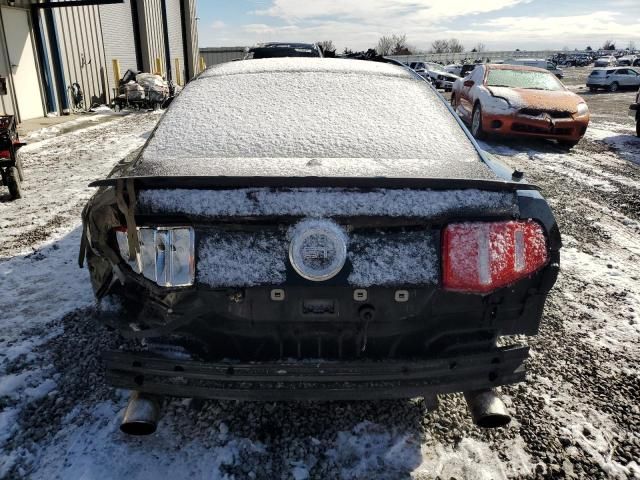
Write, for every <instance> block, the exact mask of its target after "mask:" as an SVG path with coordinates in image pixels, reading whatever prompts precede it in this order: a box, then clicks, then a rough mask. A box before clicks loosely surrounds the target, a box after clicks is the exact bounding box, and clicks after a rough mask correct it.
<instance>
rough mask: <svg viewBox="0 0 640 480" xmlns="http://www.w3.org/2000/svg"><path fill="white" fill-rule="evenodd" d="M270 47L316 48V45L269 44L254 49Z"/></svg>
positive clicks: (294, 43)
mask: <svg viewBox="0 0 640 480" xmlns="http://www.w3.org/2000/svg"><path fill="white" fill-rule="evenodd" d="M268 47H290V48H316V45H315V44H314V43H297V42H267V43H258V44H257V45H255V46H254V48H268Z"/></svg>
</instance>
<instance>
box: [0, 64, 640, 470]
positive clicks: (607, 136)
mask: <svg viewBox="0 0 640 480" xmlns="http://www.w3.org/2000/svg"><path fill="white" fill-rule="evenodd" d="M588 71H589V69H577V68H571V69H567V72H566V73H567V77H566V84H567V85H568V86H569V87H570V88H571V89H572V90H574V91H576V92H577V93H579V94H581V95H584V98H585V100H586V101H587V102H588V104H589V106H590V109H591V112H592V123H591V125H590V126H589V130H588V132H587V136H586V137H585V139H583V141H582V142H581V143H580V144H579V145H578V146H577V147H576V148H574V149H573V150H572V151H571V152H569V153H567V152H565V151H563V150H561V149H560V148H558V147H557V146H556V145H555V144H554V143H553V142H550V141H523V140H517V141H516V140H511V141H503V140H501V141H498V140H491V141H489V142H485V143H483V147H484V148H485V149H487V150H488V151H490V152H491V153H493V154H495V155H496V156H498V157H499V158H500V159H501V160H502V161H504V162H505V163H507V164H509V165H510V166H513V167H517V168H518V169H519V170H523V171H525V172H526V174H527V176H528V177H529V178H530V179H532V180H533V181H534V182H535V183H537V184H538V185H540V186H541V187H542V190H543V193H544V195H545V196H546V198H547V199H548V200H549V201H550V202H551V204H552V207H553V208H554V211H555V214H556V216H557V218H558V221H559V223H560V226H561V231H562V233H563V240H564V245H565V246H564V249H563V251H562V273H561V276H560V279H559V281H558V284H557V286H556V288H555V290H554V291H553V293H552V295H551V297H550V300H549V302H548V304H547V308H546V313H545V319H544V322H543V325H542V330H541V333H540V335H539V336H537V337H535V338H531V339H530V342H529V343H530V345H531V346H532V349H533V355H532V358H531V360H530V362H529V372H530V373H529V376H528V381H527V383H525V384H521V385H518V386H515V387H511V388H505V389H503V393H504V395H505V400H506V402H507V403H508V405H509V406H510V409H511V411H512V413H513V415H514V421H513V422H512V424H511V425H510V426H509V427H508V428H505V429H502V430H494V431H488V430H479V429H477V428H476V427H474V426H473V425H472V423H471V421H470V419H469V416H468V414H467V411H466V406H465V404H464V401H463V399H462V397H461V396H460V395H448V396H444V397H442V398H441V401H440V408H439V409H438V410H437V411H435V412H428V411H426V409H425V407H424V405H423V403H422V401H421V400H419V399H416V400H411V401H393V402H340V403H330V404H328V403H324V404H273V403H236V402H201V401H192V400H171V401H167V402H166V403H165V405H164V416H163V418H162V420H161V423H160V426H159V430H158V432H157V433H156V434H155V435H153V436H151V437H148V438H144V439H136V438H129V437H126V436H124V435H122V434H121V433H120V432H119V430H118V417H119V416H120V415H121V414H122V411H123V409H124V407H125V405H126V398H127V396H126V392H120V391H114V390H112V389H110V388H108V387H107V386H106V385H105V384H104V381H103V375H102V371H101V361H100V356H99V355H100V351H102V350H104V349H106V348H112V347H113V346H115V345H117V344H118V339H117V338H115V337H114V335H113V334H112V333H110V332H107V331H106V330H104V329H103V328H102V327H101V326H100V325H98V324H97V323H96V322H95V319H94V316H95V308H96V307H95V306H94V304H93V296H92V293H91V291H90V286H89V284H88V276H87V273H86V271H85V270H79V269H78V268H77V265H76V255H77V250H78V242H79V218H78V217H79V213H80V210H81V207H82V205H83V204H84V202H85V200H86V199H87V198H88V196H89V195H90V194H91V189H88V188H86V185H87V183H88V182H89V181H90V180H92V179H95V178H100V177H103V176H104V175H105V174H106V172H108V171H109V169H110V168H111V165H112V164H113V163H115V162H116V161H117V160H119V159H120V158H122V157H124V156H126V155H127V154H128V153H129V152H131V151H133V150H135V149H136V148H138V147H139V146H141V145H142V143H143V142H144V140H145V138H146V137H147V135H148V133H149V131H150V130H151V129H152V128H153V126H154V125H155V123H156V121H157V119H158V115H157V114H154V113H142V114H130V115H127V116H112V117H111V118H105V117H102V118H101V119H100V121H99V125H92V122H91V121H86V122H78V125H77V129H76V130H73V131H66V132H65V133H63V130H56V129H55V128H52V129H49V130H48V131H41V132H38V133H37V134H34V135H33V136H32V138H31V144H30V145H29V146H28V147H26V149H25V151H24V152H23V153H24V155H25V160H24V162H25V171H26V176H27V181H26V182H25V184H24V193H25V198H24V199H22V200H19V201H16V202H9V201H8V198H7V196H3V195H4V194H5V192H4V191H2V192H0V287H1V288H0V312H2V313H1V316H2V319H0V325H1V326H2V329H1V330H0V478H7V479H20V478H33V479H58V478H60V479H76V478H84V479H108V478H114V479H116V478H125V477H127V478H132V479H156V478H159V477H161V476H162V477H166V478H192V479H200V478H203V479H204V478H207V479H218V478H220V479H222V478H236V479H244V478H257V479H262V478H271V479H275V478H278V479H280V478H282V479H290V478H294V479H298V480H299V479H305V478H318V479H332V478H346V479H350V478H367V479H371V478H381V479H402V478H416V479H435V478H440V479H447V480H448V479H451V478H454V479H495V478H589V479H599V478H619V479H623V478H640V465H639V464H638V462H640V460H639V459H640V406H639V402H638V399H639V398H640V368H639V364H638V358H640V341H639V339H640V139H638V138H636V137H635V136H634V124H633V122H632V120H631V119H630V118H628V117H627V109H628V105H629V103H631V102H632V100H633V96H634V94H633V92H618V93H615V94H610V93H598V94H591V93H589V92H588V91H585V90H586V89H585V88H584V79H585V77H586V74H587V72H588ZM581 85H582V88H581ZM54 289H55V290H54ZM52 291H56V292H57V294H56V295H51V292H52Z"/></svg>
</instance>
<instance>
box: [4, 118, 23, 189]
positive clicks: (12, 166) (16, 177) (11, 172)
mask: <svg viewBox="0 0 640 480" xmlns="http://www.w3.org/2000/svg"><path fill="white" fill-rule="evenodd" d="M24 145H25V144H24V143H22V142H20V138H19V137H18V131H17V129H16V119H15V117H14V116H13V115H0V185H6V186H7V187H8V188H9V194H10V195H11V198H12V199H16V198H20V197H22V190H21V188H20V182H21V181H22V178H23V173H22V161H21V160H20V158H19V157H18V155H17V153H18V150H19V149H20V147H22V146H24Z"/></svg>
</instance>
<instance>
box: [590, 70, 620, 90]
mask: <svg viewBox="0 0 640 480" xmlns="http://www.w3.org/2000/svg"><path fill="white" fill-rule="evenodd" d="M614 72H615V70H613V69H606V68H596V69H594V70H592V71H591V73H590V74H589V76H588V77H587V88H591V89H597V88H606V87H608V86H609V84H610V83H611V75H613V73H614Z"/></svg>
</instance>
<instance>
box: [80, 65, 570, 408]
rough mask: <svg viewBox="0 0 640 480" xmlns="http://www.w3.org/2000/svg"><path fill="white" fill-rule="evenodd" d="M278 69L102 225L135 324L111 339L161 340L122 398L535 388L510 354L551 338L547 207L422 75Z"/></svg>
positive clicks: (234, 74) (195, 93) (105, 273)
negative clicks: (540, 336)
mask: <svg viewBox="0 0 640 480" xmlns="http://www.w3.org/2000/svg"><path fill="white" fill-rule="evenodd" d="M262 62H265V63H262V64H260V63H258V62H246V64H245V65H239V64H234V65H232V66H221V67H219V68H216V69H213V70H211V71H208V73H205V74H203V75H201V76H200V77H199V78H198V79H197V80H196V81H194V82H192V83H191V84H190V85H189V86H188V87H187V88H186V89H185V91H184V92H183V94H182V95H181V96H180V98H179V99H177V100H176V102H175V103H174V104H173V105H172V106H171V109H170V110H169V111H168V112H167V113H166V114H165V117H164V118H163V120H162V121H161V122H160V124H159V126H158V129H157V130H156V132H155V133H154V135H153V137H152V138H151V139H150V141H149V143H148V145H147V146H146V148H145V150H144V151H143V152H142V154H141V156H140V157H139V158H138V159H136V160H135V161H134V162H133V163H132V164H130V165H126V166H121V168H120V169H119V172H118V175H116V176H114V177H112V178H110V179H107V180H105V181H103V182H99V183H98V185H100V186H101V190H100V192H99V193H98V194H97V195H96V196H94V198H93V199H92V200H91V202H90V203H89V204H88V206H87V208H86V209H85V212H84V221H85V235H84V236H83V238H84V244H83V245H84V248H83V252H86V255H87V259H88V264H89V267H90V271H91V276H92V283H93V286H94V290H95V291H96V294H97V296H98V297H99V298H103V299H104V302H105V303H106V304H108V305H117V306H118V308H110V309H105V312H104V316H103V319H104V321H105V322H107V323H108V324H109V325H111V326H112V327H114V328H116V329H117V330H118V331H120V332H121V334H122V335H123V336H124V337H125V338H129V339H132V340H144V344H140V345H138V346H136V347H135V348H130V349H122V350H118V351H112V352H108V353H107V354H106V359H107V368H108V378H109V380H110V382H111V383H112V384H113V385H114V386H117V387H123V388H129V389H132V390H136V391H139V392H144V393H147V394H155V395H175V396H196V397H205V398H224V399H244V400H247V399H250V400H345V399H381V398H405V397H414V396H425V397H429V396H435V395H437V394H440V393H448V392H465V393H467V394H468V396H469V399H470V400H469V401H470V405H471V404H473V405H476V406H479V405H480V404H481V403H482V402H481V399H482V398H485V397H482V395H487V392H490V391H491V389H492V388H493V387H496V386H500V385H507V384H511V383H515V382H520V381H523V380H524V378H525V370H524V363H525V361H526V358H527V356H528V347H527V346H526V345H524V344H519V343H517V342H515V343H514V342H513V341H512V339H511V337H510V336H512V335H534V334H536V333H537V331H538V328H539V324H540V320H541V316H542V311H543V307H544V303H545V299H546V295H547V293H548V292H549V290H550V288H551V287H552V286H553V284H554V282H555V279H556V276H557V272H558V268H559V248H560V236H559V232H558V228H557V225H556V223H555V221H554V218H553V215H552V213H551V211H550V209H549V207H548V205H547V203H546V202H545V201H544V199H543V198H542V196H541V195H540V193H539V192H538V191H537V190H536V189H535V187H533V186H531V185H529V184H527V183H525V182H521V181H518V177H517V176H516V177H514V178H515V180H514V179H513V178H512V177H511V172H510V171H509V172H508V173H505V172H506V170H504V169H503V167H500V166H498V165H497V164H495V162H494V161H493V160H491V159H490V158H488V157H486V156H484V154H482V153H481V152H479V151H478V150H477V147H476V146H475V144H474V143H473V141H472V139H471V138H470V136H469V134H468V132H466V130H465V129H464V127H462V125H461V123H459V120H458V119H457V118H455V117H454V116H453V115H452V113H451V112H450V110H449V109H448V107H447V106H446V104H445V103H444V101H443V100H442V99H441V98H440V97H439V96H437V95H436V94H435V93H434V92H433V90H432V89H430V88H428V87H427V86H426V85H425V84H424V81H423V80H422V79H420V78H419V77H417V76H415V75H412V74H410V73H408V72H407V71H406V70H405V69H402V68H399V67H392V66H390V65H377V64H373V63H372V62H363V61H355V60H352V61H347V60H329V61H327V59H325V60H323V61H322V64H321V63H316V62H309V61H307V62H304V63H302V62H301V63H296V62H294V61H286V62H282V61H278V62H267V61H262ZM336 62H338V63H336ZM250 64H253V65H250ZM245 73H246V74H249V75H246V76H245V75H244V74H245ZM239 85H240V86H241V91H240V92H239V91H238V86H239ZM308 91H313V92H314V95H313V96H312V97H311V98H312V99H313V100H312V101H310V97H309V96H307V95H305V92H308ZM233 92H236V93H235V94H234V93H233ZM389 92H393V93H389ZM201 98H208V99H209V103H208V104H210V105H214V106H215V108H208V107H207V106H206V105H205V106H204V107H203V104H202V103H201V102H200V99H201ZM336 98H339V99H340V100H339V102H337V101H336ZM409 100H411V101H409ZM256 102H259V103H256ZM281 105H287V106H288V107H289V108H290V109H291V110H290V111H287V110H284V109H282V108H281ZM194 108H195V109H196V110H197V111H198V112H199V114H198V116H197V117H198V118H197V119H195V118H194V117H189V119H187V117H186V116H185V115H187V114H189V112H193V111H194ZM258 112H259V114H258ZM418 112H420V113H421V114H422V117H420V116H419V115H418ZM425 115H426V116H427V117H428V118H431V119H432V120H433V121H432V122H431V124H432V125H433V126H432V127H431V128H428V129H425V128H424V126H423V124H422V123H421V122H416V121H415V119H416V118H422V119H424V118H425ZM329 117H330V118H331V121H330V122H328V120H327V119H328V118H329ZM407 134H410V136H411V138H412V139H413V140H414V142H413V143H412V144H411V145H407V142H405V141H404V139H405V138H406V135H407ZM173 138H180V139H181V141H183V142H184V143H183V144H182V145H176V144H175V143H173V140H172V139H173ZM445 139H446V141H445ZM416 145H421V146H422V147H423V148H422V149H420V151H419V152H418V153H416V149H415V146H416ZM203 146H204V148H203ZM284 154H286V156H285V155H284ZM416 155H419V156H416ZM504 175H506V177H504ZM477 392H484V393H483V394H482V395H480V394H479V393H477ZM494 418H495V417H494Z"/></svg>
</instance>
